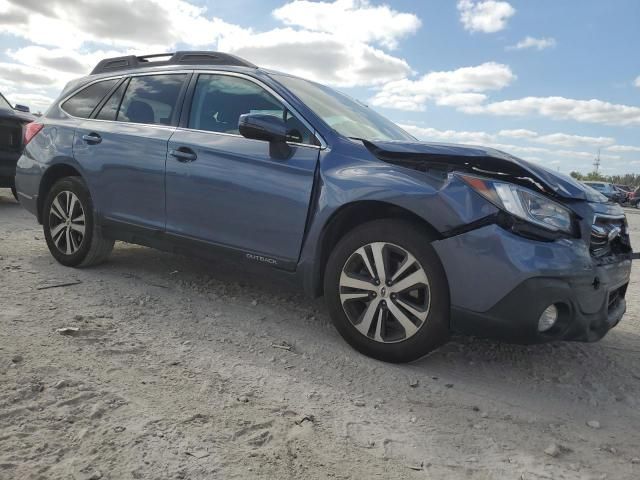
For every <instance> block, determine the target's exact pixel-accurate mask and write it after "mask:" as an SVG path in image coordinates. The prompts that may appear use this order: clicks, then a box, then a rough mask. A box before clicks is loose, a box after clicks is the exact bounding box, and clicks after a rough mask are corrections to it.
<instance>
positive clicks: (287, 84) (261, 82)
mask: <svg viewBox="0 0 640 480" xmlns="http://www.w3.org/2000/svg"><path fill="white" fill-rule="evenodd" d="M26 140H27V142H28V143H27V145H26V148H25V150H24V153H23V155H22V157H21V158H20V160H19V162H18V170H17V175H16V183H17V188H18V195H19V197H20V202H21V203H22V205H23V206H24V207H25V208H26V209H27V210H28V211H30V212H31V213H33V214H34V215H35V216H36V218H37V219H38V221H39V222H40V223H42V225H43V229H44V235H45V238H46V242H47V245H48V247H49V250H50V251H51V254H52V255H53V256H54V257H55V258H56V260H57V261H58V262H60V263H61V264H63V265H66V266H69V267H83V266H90V265H95V264H98V263H100V262H103V261H105V260H106V259H107V257H108V256H109V254H110V252H111V250H112V248H113V245H114V241H115V240H121V241H126V242H131V243H136V244H141V245H146V246H150V247H154V248H158V249H162V250H166V251H170V252H175V253H181V254H189V255H199V256H202V257H207V258H209V257H211V258H217V257H219V256H220V255H224V256H225V257H226V258H236V259H238V261H239V262H240V261H246V262H254V263H259V264H263V265H264V266H265V268H266V269H273V271H274V272H275V271H279V272H281V273H282V274H286V275H291V276H293V277H294V278H295V279H297V280H298V282H299V284H300V285H301V287H302V288H303V289H304V291H305V292H306V293H307V294H308V295H310V296H314V297H315V296H321V295H324V297H325V300H326V303H327V307H328V310H329V313H330V316H331V318H332V320H333V322H334V324H335V326H336V328H337V329H338V331H339V332H340V333H341V334H342V336H343V337H344V338H345V339H346V340H347V341H348V342H349V343H350V344H351V345H352V346H353V347H355V348H356V349H358V350H359V351H361V352H363V353H365V354H367V355H370V356H372V357H375V358H378V359H382V360H386V361H392V362H405V361H411V360H414V359H417V358H419V357H421V356H423V355H425V354H427V353H429V352H431V351H432V350H434V349H435V348H437V347H438V346H439V345H441V344H442V343H443V342H445V341H446V340H447V339H448V337H449V335H450V333H451V332H459V333H463V334H471V335H476V336H483V337H494V338H500V339H504V340H506V341H511V342H519V343H538V342H547V341H552V340H575V341H587V342H590V341H596V340H599V339H600V338H602V337H603V336H604V335H605V334H606V333H607V332H608V331H609V330H610V329H611V328H613V327H614V326H615V325H616V324H617V323H618V322H619V321H620V320H621V319H622V317H623V315H624V313H625V310H626V303H625V295H626V291H627V287H628V285H629V278H630V271H631V260H632V250H631V246H630V239H629V232H628V226H627V221H626V218H625V215H624V212H623V210H622V209H621V208H620V206H619V205H616V204H613V203H610V202H609V201H608V200H607V199H606V198H605V197H604V196H602V195H600V194H599V193H597V192H595V191H594V190H592V189H590V188H588V187H585V186H584V185H582V184H580V183H579V182H577V181H575V180H573V179H572V178H570V177H568V176H565V175H563V174H560V173H557V172H554V171H551V170H548V169H546V168H544V167H542V166H540V165H537V164H535V163H531V162H527V161H525V160H522V159H519V158H517V157H514V156H512V155H509V154H507V153H504V152H501V151H498V150H494V149H491V148H484V147H476V146H462V145H449V144H438V143H426V142H419V141H417V140H416V139H415V138H414V137H412V136H411V135H410V134H408V133H407V132H405V131H404V130H402V129H401V128H399V127H398V126H397V125H396V124H394V123H392V122H390V121H389V120H386V119H385V118H384V117H382V116H380V115H379V114H377V113H376V112H374V111H372V110H371V109H369V108H367V107H366V106H364V105H362V104H360V103H359V102H356V101H354V100H352V99H350V98H349V97H347V96H345V95H343V94H341V93H338V92H336V91H334V90H332V89H330V88H328V87H325V86H323V85H320V84H317V83H314V82H310V81H307V80H304V79H301V78H297V77H294V76H291V75H287V74H283V73H278V72H273V71H270V70H265V69H262V68H259V67H256V66H255V65H253V64H251V63H249V62H247V61H245V60H242V59H240V58H237V57H234V56H231V55H227V54H223V53H217V52H177V53H175V54H172V55H163V56H147V57H135V56H126V57H118V58H112V59H106V60H103V61H102V62H100V63H99V64H98V66H97V67H96V68H95V69H94V71H93V72H92V73H91V74H90V75H88V76H86V77H84V78H81V79H78V80H76V81H73V82H71V83H70V84H69V85H67V87H66V88H65V89H64V91H63V92H62V94H61V95H60V97H59V99H58V100H57V101H56V102H55V103H54V104H53V105H52V107H51V108H50V109H49V111H48V112H47V113H46V115H45V116H44V117H43V118H41V119H40V120H38V121H37V122H36V123H35V124H34V126H33V127H32V128H31V129H30V130H29V135H27V138H26Z"/></svg>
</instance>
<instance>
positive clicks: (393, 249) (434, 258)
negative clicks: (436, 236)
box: [324, 219, 450, 362]
mask: <svg viewBox="0 0 640 480" xmlns="http://www.w3.org/2000/svg"><path fill="white" fill-rule="evenodd" d="M432 240H433V237H432V234H431V232H430V231H429V230H428V229H427V228H425V227H423V226H421V225H419V224H416V223H412V222H408V221H405V220H395V219H384V220H375V221H372V222H368V223H365V224H363V225H360V226H358V227H356V228H354V229H353V230H351V231H350V232H348V233H347V234H345V236H344V237H343V238H342V239H341V240H340V241H339V242H338V244H337V245H336V246H335V247H334V249H333V251H332V253H331V255H330V256H329V259H328V261H327V265H326V270H325V274H324V294H325V298H326V301H327V306H328V308H329V313H330V315H331V319H332V320H333V324H334V325H335V326H336V328H337V329H338V331H339V332H340V334H341V335H342V336H343V337H344V339H345V340H346V341H347V342H349V344H351V346H353V347H354V348H356V349H357V350H359V351H360V352H362V353H364V354H365V355H369V356H370V357H373V358H377V359H379V360H384V361H387V362H410V361H412V360H416V359H418V358H420V357H422V356H424V355H426V354H428V353H429V352H431V351H433V350H434V349H436V348H437V347H438V346H440V345H442V343H444V342H446V341H447V339H448V337H449V310H450V303H449V285H448V282H447V277H446V274H445V272H444V269H443V267H442V264H441V263H440V259H439V257H438V255H437V253H436V251H435V250H434V249H433V247H432V246H431V241H432Z"/></svg>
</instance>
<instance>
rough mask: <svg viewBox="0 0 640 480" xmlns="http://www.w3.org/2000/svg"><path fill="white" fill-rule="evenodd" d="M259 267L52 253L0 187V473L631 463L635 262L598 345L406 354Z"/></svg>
mask: <svg viewBox="0 0 640 480" xmlns="http://www.w3.org/2000/svg"><path fill="white" fill-rule="evenodd" d="M629 222H630V225H631V228H632V231H633V234H632V235H633V241H634V242H635V247H636V249H638V248H640V211H629ZM263 274H264V271H263V270H258V269H252V270H248V271H247V270H245V271H238V270H236V269H234V268H233V265H225V264H219V263H215V264H214V263H206V262H202V261H199V260H193V259H187V258H183V257H179V256H174V255H169V254H165V253H160V252H157V251H154V250H150V249H146V248H141V247H137V246H131V245H126V244H120V243H119V244H117V246H116V249H115V250H114V253H113V255H112V257H111V260H110V261H109V262H108V263H107V264H105V265H103V266H100V267H97V268H91V269H85V270H73V269H66V268H64V267H62V266H60V265H58V264H57V263H55V262H54V261H53V259H52V257H51V256H50V255H49V253H48V251H47V248H46V245H45V242H44V239H43V235H42V230H41V228H40V226H39V225H37V223H36V221H35V219H34V218H33V217H31V216H30V215H29V214H28V213H26V212H25V211H24V210H22V209H21V208H20V207H19V206H18V205H17V204H16V203H15V202H14V201H13V199H12V198H10V193H9V192H8V191H2V190H0V307H1V308H0V479H12V480H13V479H23V478H28V479H32V478H42V479H48V480H49V479H83V480H87V479H100V478H103V479H115V480H120V479H132V478H133V479H218V478H220V479H251V478H270V479H271V478H273V479H299V478H305V479H308V480H312V479H321V478H322V479H326V478H335V479H372V478H385V479H396V478H397V479H400V478H419V479H426V478H438V479H450V478H451V479H458V478H467V479H497V478H500V479H585V478H587V479H588V478H594V479H595V478H610V479H616V480H618V479H637V478H640V448H639V445H640V336H639V335H640V329H639V327H640V288H639V287H638V284H639V283H640V264H636V265H635V266H634V269H633V273H632V284H631V285H630V287H629V292H628V312H627V315H626V316H625V318H624V320H623V322H622V323H621V324H620V325H619V326H618V327H617V328H616V329H614V330H613V331H612V332H611V333H610V334H609V335H608V336H607V337H606V338H605V339H604V340H602V341H601V342H599V343H595V344H579V343H558V344H550V345H540V346H530V347H525V346H513V345H505V344H500V343H497V342H491V341H481V340H473V339H469V338H456V339H454V341H452V342H451V343H449V344H448V345H446V346H444V347H443V348H441V349H440V350H439V351H437V352H436V353H435V354H433V355H431V356H430V357H428V358H426V359H423V360H421V361H419V362H417V363H413V364H411V365H388V364H384V363H380V362H377V361H374V360H370V359H368V358H365V357H363V356H361V355H359V354H358V353H356V352H355V351H353V350H352V349H351V348H349V347H348V346H347V345H346V344H345V343H344V342H343V341H342V340H341V339H340V337H339V336H338V334H337V333H336V331H335V330H334V329H333V327H332V326H331V324H330V322H329V319H328V317H327V314H326V313H325V310H324V307H323V304H322V301H321V300H318V301H311V300H307V299H305V298H304V297H303V296H302V295H301V294H299V293H298V292H297V291H296V290H295V288H294V286H293V285H291V281H290V280H288V279H282V280H265V279H264V278H266V277H265V276H264V275H263ZM64 282H79V283H77V284H75V285H69V286H66V287H59V288H49V289H42V287H46V286H51V285H55V284H58V283H64ZM61 328H71V329H70V330H67V331H66V332H65V333H67V334H66V335H63V334H61V333H59V332H57V330H58V329H61ZM74 329H77V331H76V330H74ZM273 345H285V346H286V345H290V346H291V347H292V348H291V351H289V350H287V349H283V348H276V347H274V346H273Z"/></svg>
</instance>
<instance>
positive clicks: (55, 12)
mask: <svg viewBox="0 0 640 480" xmlns="http://www.w3.org/2000/svg"><path fill="white" fill-rule="evenodd" d="M0 12H2V13H4V14H5V15H11V16H12V18H13V21H8V22H7V21H5V22H3V24H2V25H0V31H3V32H6V33H10V34H13V35H16V36H19V37H23V38H25V39H28V40H30V41H32V42H33V43H36V44H39V45H50V46H58V47H65V48H77V47H78V46H79V45H82V44H83V43H85V42H88V41H94V42H97V43H101V44H107V45H113V46H120V47H134V48H135V47H145V48H153V49H158V48H167V47H169V46H172V45H175V44H176V43H177V42H184V43H188V44H191V45H206V44H210V43H212V42H215V41H216V40H217V39H218V38H219V37H220V36H221V35H225V34H227V35H228V34H233V33H235V32H236V31H237V30H238V29H239V27H236V26H233V25H230V24H227V23H226V22H223V21H222V20H219V19H215V18H213V19H207V18H206V17H204V15H203V14H204V12H205V9H204V8H201V7H196V6H194V5H192V4H190V3H188V2H186V1H183V0H135V1H133V0H108V1H107V0H98V1H95V0H76V1H74V2H68V1H65V0H49V1H47V2H46V4H44V3H42V2H40V1H39V0H3V1H2V3H1V4H0ZM87 12H90V14H87ZM24 13H27V15H26V16H21V15H20V14H24ZM116 25H117V28H114V26H116Z"/></svg>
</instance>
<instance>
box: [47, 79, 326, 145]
mask: <svg viewBox="0 0 640 480" xmlns="http://www.w3.org/2000/svg"><path fill="white" fill-rule="evenodd" d="M185 73H186V74H190V73H193V74H196V75H198V74H205V75H226V76H229V77H239V78H244V79H245V80H248V81H250V82H253V83H255V84H256V85H258V86H259V87H261V88H263V89H265V90H266V91H267V92H268V93H269V94H270V95H273V97H274V98H275V99H276V100H278V101H279V102H280V103H282V104H283V105H284V106H285V107H286V108H287V110H289V111H290V112H291V113H292V114H294V115H295V116H296V118H298V120H300V121H301V122H302V123H303V124H304V126H305V127H307V128H308V129H309V131H310V132H311V133H312V134H313V135H314V136H315V137H316V140H318V142H319V143H320V145H319V146H318V145H308V144H306V143H296V142H287V144H289V145H295V146H300V147H310V148H317V149H319V150H324V149H326V148H327V142H326V141H325V140H324V138H323V137H322V135H320V134H319V133H318V131H317V130H316V129H315V128H314V127H313V125H311V124H310V123H309V122H308V121H307V119H305V118H304V117H303V116H302V115H301V114H300V113H299V112H298V111H297V110H296V109H295V108H293V106H292V105H291V104H290V103H289V102H287V101H286V100H285V99H284V98H282V96H281V95H280V94H279V93H278V92H276V91H275V90H273V89H272V88H271V87H270V86H269V85H266V84H265V83H264V82H262V81H261V80H258V79H257V78H255V77H252V76H251V75H247V74H245V73H239V72H229V71H225V70H209V69H207V70H205V69H202V70H200V69H198V70H166V71H154V72H136V73H130V74H127V73H124V74H119V75H113V76H108V77H102V78H98V79H96V80H94V81H92V82H89V83H86V84H84V85H82V86H81V87H79V88H77V89H76V90H74V91H73V92H71V93H70V94H69V95H67V96H66V97H64V98H63V99H62V100H60V101H59V102H58V103H57V106H58V108H59V109H60V110H62V111H63V112H64V113H65V114H66V115H68V116H69V117H71V118H74V119H76V120H91V121H95V122H110V123H120V124H131V125H143V126H147V127H160V128H163V129H166V128H170V129H174V130H181V131H193V132H204V133H212V134H216V135H227V136H233V137H241V138H245V137H243V136H242V135H238V134H236V133H224V132H211V131H209V130H198V129H195V128H183V127H174V126H171V125H158V124H155V123H134V122H119V121H117V120H101V119H97V118H82V117H76V116H74V115H71V114H70V113H69V112H67V111H66V110H65V109H64V108H62V104H63V103H64V102H66V101H67V100H69V99H70V98H71V97H73V96H74V95H76V94H77V93H80V92H81V91H82V90H84V89H85V88H88V87H90V86H91V85H93V84H95V83H98V82H103V81H107V80H114V79H121V78H124V77H148V76H151V75H172V74H185Z"/></svg>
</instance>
